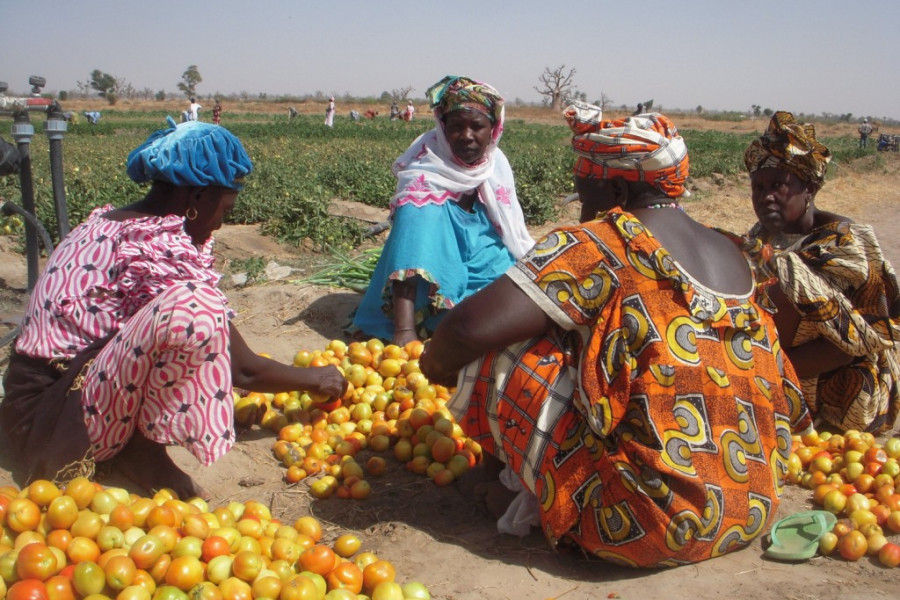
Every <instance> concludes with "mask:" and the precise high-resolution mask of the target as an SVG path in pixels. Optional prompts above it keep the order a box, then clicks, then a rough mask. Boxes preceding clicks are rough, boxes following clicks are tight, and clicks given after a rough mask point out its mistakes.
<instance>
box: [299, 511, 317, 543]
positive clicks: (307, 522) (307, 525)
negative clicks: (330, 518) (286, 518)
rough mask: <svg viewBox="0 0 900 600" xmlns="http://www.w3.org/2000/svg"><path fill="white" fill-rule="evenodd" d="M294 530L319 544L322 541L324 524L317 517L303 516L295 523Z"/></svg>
mask: <svg viewBox="0 0 900 600" xmlns="http://www.w3.org/2000/svg"><path fill="white" fill-rule="evenodd" d="M294 529H296V530H297V531H298V532H299V533H301V534H303V535H305V536H308V537H309V538H311V539H312V540H313V542H318V541H319V540H320V539H322V524H321V523H319V521H318V519H316V518H315V517H311V516H303V517H300V518H298V519H297V520H296V521H294Z"/></svg>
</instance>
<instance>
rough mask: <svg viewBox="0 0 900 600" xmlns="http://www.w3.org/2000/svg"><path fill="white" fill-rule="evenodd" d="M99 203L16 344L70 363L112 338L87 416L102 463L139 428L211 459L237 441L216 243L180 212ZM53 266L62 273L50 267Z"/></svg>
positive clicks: (41, 290)
mask: <svg viewBox="0 0 900 600" xmlns="http://www.w3.org/2000/svg"><path fill="white" fill-rule="evenodd" d="M113 209H114V207H113V206H111V205H107V206H104V207H101V208H97V209H95V210H94V211H93V212H92V213H91V215H90V216H89V217H88V219H87V220H86V221H85V222H84V223H83V224H81V225H80V226H78V227H76V228H75V229H74V230H72V231H71V232H70V233H69V235H68V236H67V237H66V238H65V239H64V240H63V242H62V243H61V244H60V246H59V247H58V248H57V249H56V251H55V252H54V253H53V254H52V255H51V257H50V259H49V261H48V263H47V265H46V267H45V276H43V277H41V278H40V280H39V282H38V285H37V287H36V288H35V290H34V292H33V294H32V297H31V299H30V301H29V305H28V308H27V310H26V315H25V322H24V323H23V325H24V327H23V333H22V335H21V336H20V337H19V340H18V342H17V344H16V349H17V351H18V352H19V353H21V354H25V355H28V356H31V357H34V358H40V359H46V360H61V361H63V362H65V361H67V360H69V359H71V358H73V357H75V356H76V355H77V354H78V353H79V352H81V351H82V350H84V349H85V348H87V347H88V346H89V345H90V344H91V343H93V342H95V341H96V340H99V339H103V338H106V337H109V336H110V335H113V336H114V337H113V339H112V341H111V342H110V343H108V344H107V346H106V347H105V348H104V349H103V350H102V351H101V352H100V353H99V354H98V355H97V357H96V359H95V360H94V362H93V364H92V365H91V367H90V368H89V369H88V370H87V371H86V373H85V381H84V384H83V385H84V393H83V395H82V397H83V403H84V409H85V421H86V423H87V425H88V430H89V435H90V437H91V440H92V443H93V444H94V456H95V458H96V459H97V460H105V459H108V458H110V457H111V456H113V455H114V454H115V453H116V452H117V451H118V450H120V449H121V447H122V445H124V443H126V442H127V441H128V439H129V438H130V437H131V434H132V433H133V431H134V427H135V426H138V427H140V429H141V431H142V432H143V433H144V434H145V435H146V436H147V437H148V438H150V439H152V440H155V441H158V442H161V443H178V444H182V445H184V446H185V447H186V448H188V450H190V452H191V453H192V454H194V455H195V456H196V457H197V458H198V459H199V460H200V461H201V462H202V463H203V464H209V463H211V462H212V461H213V460H215V459H216V458H218V457H219V456H221V455H222V454H223V453H224V452H226V451H227V450H228V449H229V448H230V447H231V445H232V444H233V443H234V432H233V400H232V396H231V391H232V385H231V358H230V353H229V347H228V341H229V319H230V318H231V317H232V316H233V313H232V312H231V310H230V309H229V308H228V306H227V300H226V298H225V296H224V294H222V292H221V291H219V290H218V289H217V288H216V284H217V282H218V280H219V277H220V276H219V274H218V273H216V272H215V271H214V270H213V269H212V263H213V256H212V253H211V249H212V241H211V240H210V241H209V242H207V243H206V244H205V245H204V246H203V247H197V246H195V245H194V244H193V242H192V240H191V238H190V237H189V236H188V235H187V234H186V233H185V232H184V223H183V219H182V218H181V217H177V216H174V215H169V216H165V217H145V218H140V219H129V220H125V221H112V220H108V219H104V218H103V217H102V215H103V214H105V213H106V212H109V211H111V210H113ZM47 275H55V276H47Z"/></svg>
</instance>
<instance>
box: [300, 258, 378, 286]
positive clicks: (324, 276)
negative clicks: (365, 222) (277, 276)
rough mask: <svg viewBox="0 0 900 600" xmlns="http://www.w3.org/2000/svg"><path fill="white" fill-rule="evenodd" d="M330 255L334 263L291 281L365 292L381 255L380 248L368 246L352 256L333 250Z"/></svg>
mask: <svg viewBox="0 0 900 600" xmlns="http://www.w3.org/2000/svg"><path fill="white" fill-rule="evenodd" d="M332 256H333V257H334V259H335V262H334V263H332V264H329V265H326V266H325V267H323V268H322V269H320V270H319V271H317V272H316V273H314V274H312V275H310V276H309V277H305V278H303V279H296V280H294V281H292V283H309V284H312V285H323V286H329V287H343V288H347V289H350V290H353V291H355V292H360V293H362V292H365V291H366V288H368V287H369V281H371V279H372V273H374V272H375V265H376V264H378V259H379V258H380V257H381V248H380V247H378V248H369V249H368V250H363V251H362V252H360V253H359V254H357V255H356V256H352V257H351V256H348V255H346V254H343V253H341V252H338V251H335V252H333V253H332Z"/></svg>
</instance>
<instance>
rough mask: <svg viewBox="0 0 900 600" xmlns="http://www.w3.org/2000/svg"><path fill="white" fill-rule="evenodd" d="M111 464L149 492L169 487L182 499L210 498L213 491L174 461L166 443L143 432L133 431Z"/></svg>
mask: <svg viewBox="0 0 900 600" xmlns="http://www.w3.org/2000/svg"><path fill="white" fill-rule="evenodd" d="M110 464H111V465H112V466H114V467H115V468H117V469H118V470H119V471H120V472H121V473H122V474H123V475H125V477H127V478H128V479H130V480H131V481H133V482H135V483H136V484H138V485H140V486H141V487H143V488H144V489H146V490H147V491H148V492H150V493H155V492H156V491H158V490H160V489H162V488H169V489H171V490H173V491H174V492H175V493H176V494H178V497H179V498H180V499H182V500H187V499H188V498H193V497H195V496H196V497H199V498H203V499H204V500H209V499H210V494H209V493H208V492H207V491H206V490H205V489H203V488H202V487H201V486H199V485H198V484H197V483H196V482H195V481H194V480H193V479H191V476H190V475H188V474H187V473H185V472H184V471H182V470H181V469H180V468H178V466H177V465H176V464H175V463H174V461H172V458H171V457H170V456H169V453H168V452H166V447H165V446H164V445H162V444H158V443H157V442H154V441H151V440H149V439H147V438H146V437H145V436H144V435H143V434H142V433H141V432H140V431H135V432H134V435H133V436H132V437H131V440H129V442H128V443H127V444H126V445H125V448H123V449H122V451H121V452H119V453H118V454H117V455H116V456H114V457H113V458H112V459H111V460H110Z"/></svg>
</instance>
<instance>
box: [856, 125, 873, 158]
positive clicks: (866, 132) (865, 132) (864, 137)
mask: <svg viewBox="0 0 900 600" xmlns="http://www.w3.org/2000/svg"><path fill="white" fill-rule="evenodd" d="M857 131H859V149H860V150H865V149H866V148H868V147H869V136H870V135H872V132H873V131H875V128H874V127H872V124H871V123H869V119H863V120H862V123H860V124H859V127H858V128H857Z"/></svg>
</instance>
